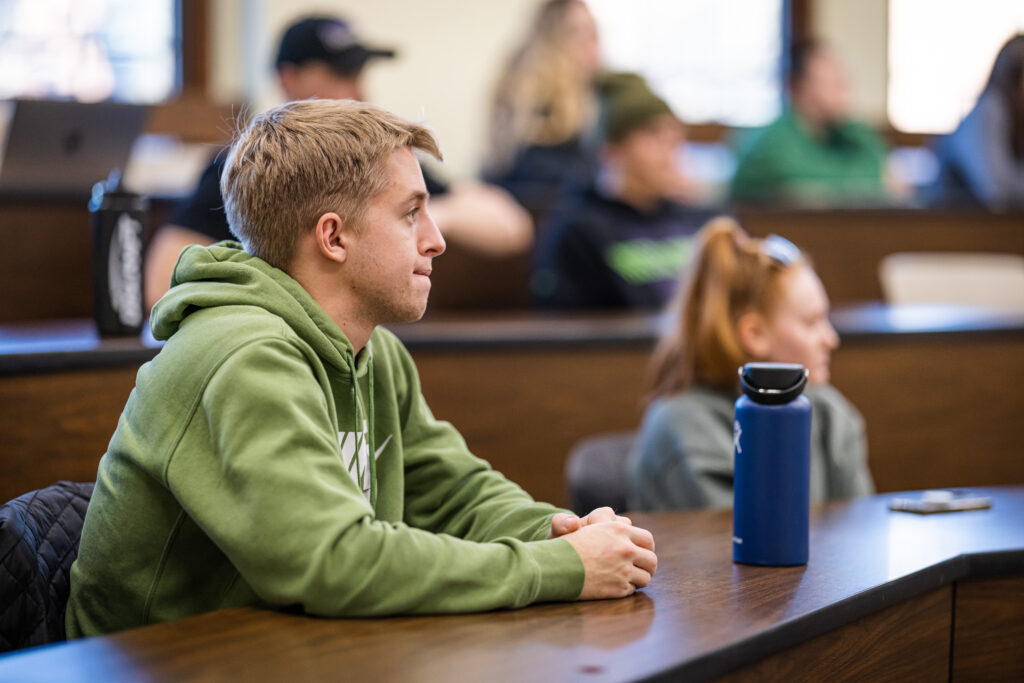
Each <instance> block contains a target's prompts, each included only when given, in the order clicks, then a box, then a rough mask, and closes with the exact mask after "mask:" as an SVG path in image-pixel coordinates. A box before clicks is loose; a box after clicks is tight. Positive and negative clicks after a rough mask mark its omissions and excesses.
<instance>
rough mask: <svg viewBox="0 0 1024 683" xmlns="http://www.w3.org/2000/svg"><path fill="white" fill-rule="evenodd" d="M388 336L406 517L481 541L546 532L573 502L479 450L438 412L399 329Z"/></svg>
mask: <svg viewBox="0 0 1024 683" xmlns="http://www.w3.org/2000/svg"><path fill="white" fill-rule="evenodd" d="M381 341H382V342H385V344H384V345H385V346H386V353H388V355H389V356H390V358H389V365H390V366H391V367H394V368H397V370H398V372H397V376H396V377H394V380H393V381H394V382H395V384H396V394H397V395H398V398H399V403H400V406H399V409H400V412H401V417H402V449H403V460H404V466H405V467H404V475H405V512H404V521H405V522H406V523H408V524H409V525H410V526H414V527H417V528H421V529H426V530H428V531H432V532H435V533H444V534H451V535H453V536H458V537H459V538H464V539H466V540H470V541H477V542H488V541H494V540H497V539H500V538H506V537H511V538H516V539H519V540H522V541H536V540H542V539H546V538H547V537H548V535H549V534H550V533H551V518H552V517H553V516H554V515H555V514H556V513H559V512H569V510H563V509H560V508H557V507H555V506H553V505H549V504H547V503H538V502H535V501H534V500H533V498H531V497H530V495H529V494H528V493H526V492H525V491H523V489H521V488H520V487H519V486H518V485H517V484H514V483H513V482H511V481H509V480H508V479H506V478H505V477H504V476H503V475H502V474H500V473H499V472H496V471H495V470H494V469H492V468H491V466H490V465H489V464H488V463H487V462H486V461H484V460H482V459H480V458H477V457H476V456H474V455H473V454H472V453H471V452H470V450H469V447H468V446H467V445H466V442H465V440H464V439H463V438H462V435H461V434H459V432H458V430H457V429H456V428H455V427H454V426H452V425H451V424H450V423H449V422H445V421H442V420H438V419H436V418H435V417H434V415H433V414H432V412H431V410H430V408H429V406H428V405H427V402H426V399H425V398H424V397H423V394H422V392H421V389H420V380H419V373H418V372H417V371H416V366H415V364H414V363H413V361H412V358H411V357H410V356H409V353H408V351H407V350H406V349H405V347H404V346H402V345H401V342H399V341H398V340H397V339H396V338H394V337H391V338H389V339H386V340H384V339H382V340H381ZM382 350H383V349H382ZM495 400H498V398H497V397H495Z"/></svg>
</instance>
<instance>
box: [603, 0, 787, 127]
mask: <svg viewBox="0 0 1024 683" xmlns="http://www.w3.org/2000/svg"><path fill="white" fill-rule="evenodd" d="M587 4H588V6H589V7H590V9H591V11H592V12H593V14H594V18H595V19H596V20H597V25H598V30H599V31H600V37H601V44H602V49H603V52H604V57H605V62H606V64H607V65H608V66H609V67H610V68H612V69H614V70H618V71H635V72H638V73H640V74H642V75H643V76H644V77H645V78H646V79H647V81H648V82H649V83H650V84H651V87H652V88H654V89H655V90H656V91H657V92H658V93H659V94H660V95H661V96H662V97H664V98H665V99H666V100H667V101H668V103H669V105H670V106H671V107H672V108H673V109H674V110H675V112H676V113H677V114H678V115H679V116H680V117H681V118H683V119H684V120H685V121H687V122H688V123H722V124H726V125H730V126H762V125H765V124H767V123H769V122H771V121H772V120H773V119H774V118H775V117H776V116H778V114H779V111H780V109H781V107H782V69H781V64H782V45H783V28H784V27H783V21H784V19H785V12H784V11H783V0H632V1H631V2H623V1H622V0H587Z"/></svg>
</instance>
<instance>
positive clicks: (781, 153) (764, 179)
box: [730, 41, 900, 206]
mask: <svg viewBox="0 0 1024 683" xmlns="http://www.w3.org/2000/svg"><path fill="white" fill-rule="evenodd" d="M789 96H790V102H789V108H788V109H787V110H786V111H785V112H783V114H782V115H781V116H780V117H779V118H778V119H776V120H775V122H773V123H772V124H771V125H769V126H768V127H767V128H765V129H764V130H762V131H760V132H759V133H757V135H756V137H754V138H753V139H752V140H751V142H750V144H749V145H748V146H747V148H746V149H745V150H744V151H743V152H742V153H741V154H740V157H739V160H738V162H737V168H736V174H735V175H734V176H733V180H732V185H731V189H730V191H731V195H732V199H733V200H735V201H737V202H741V203H768V202H772V203H788V204H798V205H808V206H829V205H857V204H880V203H884V202H886V201H887V200H889V198H890V195H892V197H893V198H895V197H896V196H897V195H898V194H899V191H900V188H898V187H896V186H895V185H891V187H890V186H887V183H890V184H891V181H889V180H888V179H887V178H886V176H885V159H886V153H887V150H886V147H885V143H884V142H883V141H882V140H881V139H880V138H879V137H878V135H876V134H875V133H874V132H873V131H872V130H870V129H869V128H867V127H866V126H864V125H862V124H860V123H858V122H856V121H853V120H852V119H851V118H850V86H849V82H848V79H847V77H846V73H845V71H844V69H843V66H842V64H841V63H840V62H839V59H838V58H837V57H836V56H835V55H834V54H833V53H832V51H831V50H829V49H828V48H827V47H825V46H824V45H821V44H820V43H818V42H815V41H804V42H798V43H796V44H795V45H794V46H793V49H792V51H791V54H790V73H789Z"/></svg>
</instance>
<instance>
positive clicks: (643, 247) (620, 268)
mask: <svg viewBox="0 0 1024 683" xmlns="http://www.w3.org/2000/svg"><path fill="white" fill-rule="evenodd" d="M599 90H600V93H601V117H600V118H601V123H600V131H601V133H600V142H601V147H600V159H601V165H600V172H599V174H598V176H597V177H596V179H595V180H593V181H592V182H591V183H589V184H588V185H587V186H586V187H583V188H580V189H579V190H577V191H574V192H567V193H566V194H565V196H564V197H563V199H562V201H561V203H560V204H559V205H558V208H557V209H556V210H555V211H553V212H552V214H551V216H550V218H549V220H548V222H547V224H546V225H544V226H543V227H542V229H541V230H540V233H541V236H540V238H539V240H538V244H537V249H536V254H535V263H534V270H533V274H532V277H531V293H532V298H533V302H534V304H535V305H537V306H539V307H545V308H561V309H567V308H573V309H582V308H586V309H614V308H619V309H622V308H631V309H657V308H660V307H662V306H663V305H664V304H665V302H666V301H668V299H669V298H670V297H671V294H672V292H673V291H674V289H675V282H676V278H677V276H678V274H679V271H680V269H681V268H682V267H683V265H684V264H685V263H686V260H687V258H688V256H689V253H690V244H691V240H692V237H693V234H694V233H696V232H697V230H698V229H699V228H700V226H701V225H702V224H703V223H704V222H705V221H706V220H707V219H708V218H709V216H710V213H709V210H707V209H696V208H691V207H689V206H687V205H686V204H685V203H684V202H685V201H687V200H688V199H689V197H690V194H691V188H690V185H689V183H688V181H687V179H686V177H685V176H684V175H683V172H682V170H681V168H680V165H679V155H680V149H681V147H682V144H683V142H684V141H685V139H686V136H685V129H684V127H683V124H682V122H681V121H679V119H678V118H676V116H675V114H674V113H673V112H672V110H671V109H670V108H669V106H668V104H667V103H666V102H665V101H664V100H662V99H661V98H660V97H658V96H657V95H656V94H655V93H654V92H652V91H651V89H650V88H649V87H648V85H647V83H646V82H645V81H644V80H643V79H642V78H641V77H640V76H638V75H636V74H629V73H618V74H607V75H605V76H603V77H602V78H601V79H600V82H599Z"/></svg>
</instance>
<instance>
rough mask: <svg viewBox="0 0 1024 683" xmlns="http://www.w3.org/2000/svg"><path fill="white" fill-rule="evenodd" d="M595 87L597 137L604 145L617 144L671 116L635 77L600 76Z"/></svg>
mask: <svg viewBox="0 0 1024 683" xmlns="http://www.w3.org/2000/svg"><path fill="white" fill-rule="evenodd" d="M597 87H598V92H599V93H600V95H601V136H602V138H603V139H604V141H605V142H618V141H620V140H622V139H623V138H624V137H626V136H627V135H629V133H631V132H633V131H634V130H636V129H638V128H643V127H644V126H646V125H647V124H648V123H650V122H651V121H653V120H654V119H655V118H657V117H659V116H661V115H663V114H669V115H671V116H675V114H674V113H673V112H672V108H671V107H669V106H668V104H667V103H666V102H665V100H663V99H661V98H660V97H658V96H657V95H655V94H654V92H653V91H652V90H651V89H650V88H649V87H648V85H647V82H646V81H645V80H644V79H643V78H642V77H641V76H640V75H639V74H634V73H608V74H604V75H602V76H601V77H600V78H599V79H598V82H597Z"/></svg>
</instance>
